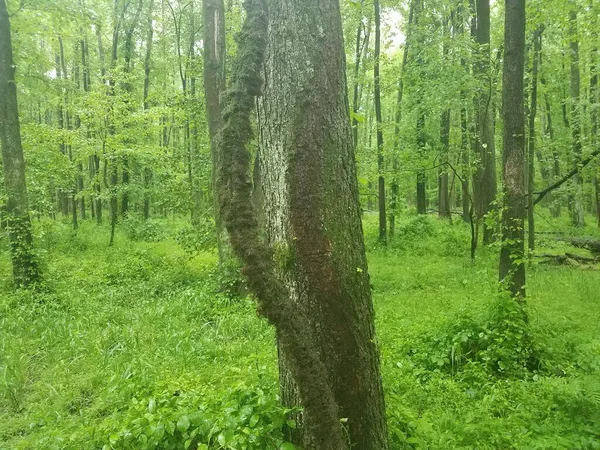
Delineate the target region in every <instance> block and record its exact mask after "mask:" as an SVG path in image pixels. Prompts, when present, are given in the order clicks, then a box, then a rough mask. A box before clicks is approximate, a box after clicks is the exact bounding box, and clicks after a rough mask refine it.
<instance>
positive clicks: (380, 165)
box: [373, 0, 387, 245]
mask: <svg viewBox="0 0 600 450" xmlns="http://www.w3.org/2000/svg"><path fill="white" fill-rule="evenodd" d="M373 6H374V8H375V63H374V65H373V87H374V94H373V95H374V97H375V120H376V126H377V172H378V180H377V181H378V183H377V187H378V190H377V191H378V200H379V243H380V244H383V245H386V244H387V214H386V212H385V208H386V200H385V177H384V172H385V161H384V157H383V129H382V126H383V118H382V116H381V80H380V78H379V65H380V64H379V57H380V54H381V13H380V10H379V9H380V8H379V0H374V1H373Z"/></svg>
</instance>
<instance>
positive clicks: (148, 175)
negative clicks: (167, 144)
mask: <svg viewBox="0 0 600 450" xmlns="http://www.w3.org/2000/svg"><path fill="white" fill-rule="evenodd" d="M153 12H154V0H150V5H149V6H148V22H147V24H146V27H147V34H146V54H145V55H144V93H143V106H144V111H147V110H148V109H149V108H150V105H149V103H148V96H149V95H150V69H151V62H152V44H153V42H152V41H153V38H154V26H153V23H152V13H153ZM152 178H153V172H152V167H151V166H146V167H144V211H143V214H144V220H148V219H149V218H150V201H151V193H150V189H151V186H152Z"/></svg>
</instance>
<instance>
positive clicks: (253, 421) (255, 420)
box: [248, 414, 260, 427]
mask: <svg viewBox="0 0 600 450" xmlns="http://www.w3.org/2000/svg"><path fill="white" fill-rule="evenodd" d="M259 420H260V416H259V415H258V414H254V415H253V416H252V417H250V422H249V423H248V425H250V427H254V426H256V424H257V423H258V421H259Z"/></svg>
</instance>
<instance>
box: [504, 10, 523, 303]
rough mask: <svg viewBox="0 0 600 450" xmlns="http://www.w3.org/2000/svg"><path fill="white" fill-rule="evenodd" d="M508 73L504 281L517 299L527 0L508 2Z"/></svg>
mask: <svg viewBox="0 0 600 450" xmlns="http://www.w3.org/2000/svg"><path fill="white" fill-rule="evenodd" d="M505 5H506V8H505V9H506V17H505V23H504V70H503V80H502V105H503V108H502V115H503V117H504V150H503V152H502V162H503V174H504V178H503V179H504V211H503V214H502V249H501V251H500V270H499V273H500V280H501V281H502V282H503V283H505V287H506V288H507V289H508V290H509V292H510V293H511V294H512V295H513V297H515V298H520V299H524V297H525V264H524V261H523V257H524V253H525V251H524V250H525V249H524V246H525V244H524V241H525V230H524V225H525V214H526V213H525V176H524V168H525V114H524V96H523V87H524V82H523V77H524V59H525V0H505Z"/></svg>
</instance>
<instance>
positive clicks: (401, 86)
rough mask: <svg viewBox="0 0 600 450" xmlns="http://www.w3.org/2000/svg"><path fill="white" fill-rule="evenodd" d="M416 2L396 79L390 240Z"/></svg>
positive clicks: (396, 194) (396, 196)
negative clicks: (403, 103)
mask: <svg viewBox="0 0 600 450" xmlns="http://www.w3.org/2000/svg"><path fill="white" fill-rule="evenodd" d="M416 1H418V0H411V2H410V11H409V13H408V24H407V31H406V44H405V45H404V50H403V52H402V68H401V73H400V78H399V79H398V97H397V100H396V117H395V120H394V122H395V124H394V155H393V158H394V160H393V178H392V186H391V191H392V192H391V202H390V214H389V216H390V238H392V237H394V233H395V232H396V208H397V202H398V191H399V187H398V174H397V172H398V169H399V162H398V159H399V158H398V157H399V155H398V152H399V151H400V125H401V123H402V98H403V96H404V74H405V73H406V66H407V63H408V55H409V49H410V43H411V39H412V29H413V22H414V17H415V2H416Z"/></svg>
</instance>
